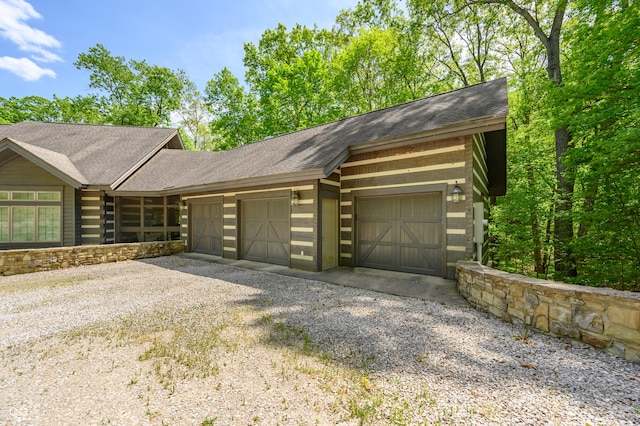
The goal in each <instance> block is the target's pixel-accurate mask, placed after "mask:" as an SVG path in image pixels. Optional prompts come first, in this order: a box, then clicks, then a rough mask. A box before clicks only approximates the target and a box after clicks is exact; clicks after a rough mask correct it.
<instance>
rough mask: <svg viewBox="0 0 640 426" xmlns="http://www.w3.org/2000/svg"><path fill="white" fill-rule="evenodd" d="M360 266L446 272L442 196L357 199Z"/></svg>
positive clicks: (415, 271)
mask: <svg viewBox="0 0 640 426" xmlns="http://www.w3.org/2000/svg"><path fill="white" fill-rule="evenodd" d="M356 224H357V225H356V226H357V231H356V232H357V234H356V235H357V239H358V241H357V256H358V258H357V259H358V265H359V266H365V267H369V268H379V269H390V270H394V271H402V272H412V273H420V274H428V275H438V276H440V275H442V259H443V250H444V248H443V244H442V195H441V194H440V193H433V194H431V193H430V194H420V195H403V196H394V197H387V196H385V197H367V198H358V201H357V220H356Z"/></svg>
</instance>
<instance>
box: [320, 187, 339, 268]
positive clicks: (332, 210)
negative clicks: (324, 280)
mask: <svg viewBox="0 0 640 426" xmlns="http://www.w3.org/2000/svg"><path fill="white" fill-rule="evenodd" d="M338 222H339V219H338V200H334V199H331V198H325V199H323V200H322V269H323V270H324V269H329V268H333V267H336V266H338V235H339V226H340V225H339V223H338Z"/></svg>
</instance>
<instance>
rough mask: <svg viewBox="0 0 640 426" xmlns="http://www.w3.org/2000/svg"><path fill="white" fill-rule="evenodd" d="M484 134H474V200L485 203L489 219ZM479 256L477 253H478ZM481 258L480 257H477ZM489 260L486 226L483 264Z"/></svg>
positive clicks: (486, 217) (486, 229)
mask: <svg viewBox="0 0 640 426" xmlns="http://www.w3.org/2000/svg"><path fill="white" fill-rule="evenodd" d="M485 143H486V142H485V139H484V135H483V134H475V135H473V201H474V202H482V203H483V205H484V218H485V219H489V196H488V194H489V190H488V189H487V188H488V187H489V179H488V177H487V176H488V172H487V152H486V150H485ZM476 257H477V254H476ZM476 260H479V259H476ZM488 260H489V228H488V227H484V242H483V243H482V259H481V261H482V264H483V265H486V264H487V261H488Z"/></svg>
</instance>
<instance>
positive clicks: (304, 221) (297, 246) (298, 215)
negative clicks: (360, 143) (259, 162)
mask: <svg viewBox="0 0 640 426" xmlns="http://www.w3.org/2000/svg"><path fill="white" fill-rule="evenodd" d="M294 189H295V190H296V191H298V195H299V202H298V205H297V206H291V210H290V211H291V213H290V219H289V224H290V225H289V226H290V233H289V236H290V242H291V243H290V259H289V266H290V267H291V268H296V269H303V270H309V271H316V270H318V266H317V259H318V217H319V215H318V205H319V204H318V181H304V182H293V183H292V184H290V185H262V186H256V187H252V188H242V189H237V190H233V189H232V190H225V191H219V192H212V193H199V194H190V195H184V196H183V200H185V201H187V202H188V201H189V200H192V201H195V200H202V199H209V198H210V199H211V200H214V199H217V200H219V199H220V197H222V203H223V209H224V210H223V212H224V213H223V214H224V219H223V230H224V232H223V257H225V258H228V259H239V258H240V256H241V253H240V250H239V249H240V247H239V244H238V238H239V235H240V224H241V223H242V218H241V217H240V216H241V215H242V212H241V211H239V210H238V203H239V202H241V201H242V200H244V199H261V198H274V197H278V198H279V197H284V196H286V197H290V196H291V191H293V190H294ZM184 223H188V221H186V220H183V231H182V233H183V238H186V237H185V234H186V235H188V234H189V230H188V228H185V227H184Z"/></svg>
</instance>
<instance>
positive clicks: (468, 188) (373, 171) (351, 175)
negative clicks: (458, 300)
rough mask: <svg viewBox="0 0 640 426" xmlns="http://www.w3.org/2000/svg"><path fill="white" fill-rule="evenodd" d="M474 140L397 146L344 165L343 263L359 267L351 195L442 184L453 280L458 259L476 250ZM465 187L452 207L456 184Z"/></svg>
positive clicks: (448, 260)
mask: <svg viewBox="0 0 640 426" xmlns="http://www.w3.org/2000/svg"><path fill="white" fill-rule="evenodd" d="M472 157H473V154H472V138H471V136H461V137H456V138H451V139H445V140H441V141H436V142H422V143H415V144H412V145H408V146H403V147H399V148H392V149H386V150H380V151H374V152H367V153H361V154H355V155H352V156H351V157H349V158H348V159H347V161H345V162H344V163H343V165H342V167H341V190H340V192H341V196H340V260H341V265H346V266H356V259H355V253H354V248H355V247H354V246H355V243H356V241H355V235H354V226H355V223H354V218H353V211H354V210H353V207H354V206H353V204H354V197H353V194H352V191H359V190H373V191H375V190H383V189H391V188H398V189H401V188H402V189H403V190H406V189H410V188H411V187H413V186H415V187H418V186H428V185H443V184H445V185H446V187H447V191H446V192H447V193H446V194H444V196H445V197H446V199H447V202H446V209H445V211H444V212H443V216H444V217H443V222H444V223H443V225H444V227H445V230H446V237H445V241H444V244H445V249H446V255H445V263H446V273H445V275H446V277H447V278H453V277H454V276H455V265H456V262H457V261H458V260H463V259H468V258H470V256H471V254H472V252H473V243H472V234H471V232H472V224H471V219H472V217H471V207H472V201H473V197H471V196H470V194H471V193H472V184H471V176H472V172H473V171H472V167H473V159H472ZM456 182H457V184H458V185H459V186H460V187H461V188H462V190H463V193H464V194H465V195H463V197H462V201H461V202H459V203H453V202H452V201H451V196H450V194H451V192H452V191H453V187H454V185H455V184H456Z"/></svg>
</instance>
